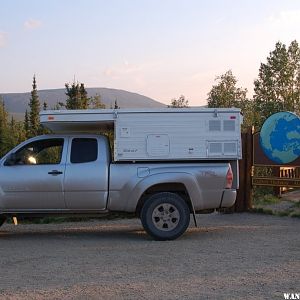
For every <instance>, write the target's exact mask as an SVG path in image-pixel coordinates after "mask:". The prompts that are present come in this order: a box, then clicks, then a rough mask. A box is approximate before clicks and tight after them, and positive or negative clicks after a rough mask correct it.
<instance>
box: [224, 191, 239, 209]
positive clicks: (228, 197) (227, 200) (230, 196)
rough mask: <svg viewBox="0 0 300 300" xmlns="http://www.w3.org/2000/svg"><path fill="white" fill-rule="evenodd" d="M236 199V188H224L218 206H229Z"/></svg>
mask: <svg viewBox="0 0 300 300" xmlns="http://www.w3.org/2000/svg"><path fill="white" fill-rule="evenodd" d="M235 200H236V190H229V189H228V190H224V191H223V197H222V201H221V205H220V207H221V208H222V207H231V206H232V205H233V204H234V202H235Z"/></svg>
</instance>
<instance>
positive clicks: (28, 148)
mask: <svg viewBox="0 0 300 300" xmlns="http://www.w3.org/2000/svg"><path fill="white" fill-rule="evenodd" d="M63 145H64V140H63V139H48V140H39V141H36V142H32V143H29V144H27V145H25V146H24V147H22V148H21V149H19V150H18V151H17V152H16V153H15V156H16V160H15V161H14V164H17V165H45V164H46V165H52V164H59V163H60V161H61V155H62V150H63ZM7 165H9V164H7Z"/></svg>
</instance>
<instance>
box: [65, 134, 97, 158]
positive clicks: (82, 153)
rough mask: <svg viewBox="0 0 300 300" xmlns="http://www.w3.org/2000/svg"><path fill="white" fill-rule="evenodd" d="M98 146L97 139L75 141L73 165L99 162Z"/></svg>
mask: <svg viewBox="0 0 300 300" xmlns="http://www.w3.org/2000/svg"><path fill="white" fill-rule="evenodd" d="M97 156H98V144H97V140H96V139H73V141H72V149H71V163H73V164H75V163H85V162H90V161H95V160H97Z"/></svg>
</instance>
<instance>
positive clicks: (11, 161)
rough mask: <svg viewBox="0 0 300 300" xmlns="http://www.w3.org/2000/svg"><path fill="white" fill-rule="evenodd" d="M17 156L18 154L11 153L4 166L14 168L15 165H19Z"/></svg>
mask: <svg viewBox="0 0 300 300" xmlns="http://www.w3.org/2000/svg"><path fill="white" fill-rule="evenodd" d="M17 160H18V159H17V155H16V153H11V154H10V155H9V156H8V157H7V159H6V161H5V162H4V165H5V166H13V165H15V164H16V163H17Z"/></svg>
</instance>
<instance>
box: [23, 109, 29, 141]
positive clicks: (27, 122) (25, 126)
mask: <svg viewBox="0 0 300 300" xmlns="http://www.w3.org/2000/svg"><path fill="white" fill-rule="evenodd" d="M24 131H25V135H26V138H29V136H30V124H29V117H28V111H27V109H26V111H25V117H24Z"/></svg>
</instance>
